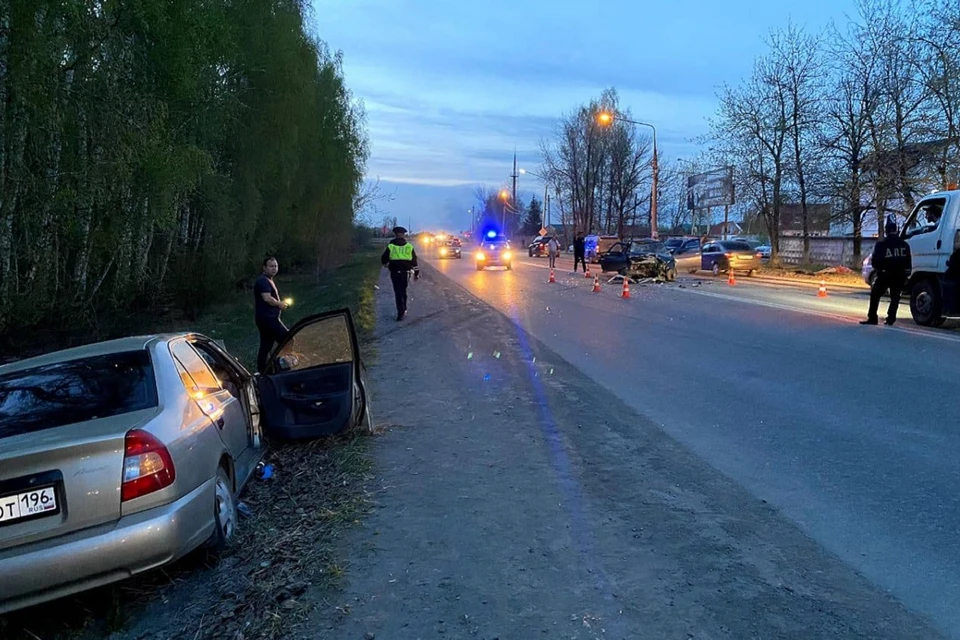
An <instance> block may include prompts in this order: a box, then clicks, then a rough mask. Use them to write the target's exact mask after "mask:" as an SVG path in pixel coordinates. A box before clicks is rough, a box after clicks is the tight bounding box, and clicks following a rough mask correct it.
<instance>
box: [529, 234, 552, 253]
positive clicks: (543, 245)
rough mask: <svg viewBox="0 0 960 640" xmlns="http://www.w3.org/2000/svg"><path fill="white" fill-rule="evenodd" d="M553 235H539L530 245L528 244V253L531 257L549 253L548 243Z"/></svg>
mask: <svg viewBox="0 0 960 640" xmlns="http://www.w3.org/2000/svg"><path fill="white" fill-rule="evenodd" d="M550 238H551V236H537V237H536V238H534V239H533V242H531V243H530V244H529V245H527V255H528V256H529V257H531V258H539V257H542V256H545V255H547V243H548V242H550Z"/></svg>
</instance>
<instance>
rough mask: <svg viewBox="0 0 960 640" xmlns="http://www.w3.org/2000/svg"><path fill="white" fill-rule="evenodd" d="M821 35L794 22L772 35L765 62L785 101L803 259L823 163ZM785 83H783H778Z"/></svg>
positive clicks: (807, 258)
mask: <svg viewBox="0 0 960 640" xmlns="http://www.w3.org/2000/svg"><path fill="white" fill-rule="evenodd" d="M821 42H822V39H821V37H820V36H818V35H816V36H815V35H810V34H808V33H806V32H804V31H803V30H802V29H800V28H798V27H797V26H796V25H794V24H793V23H792V22H790V23H788V24H787V27H786V29H785V30H782V31H776V32H774V33H773V34H772V35H771V37H770V42H769V44H770V48H771V59H770V61H769V63H768V64H767V65H764V67H763V69H764V82H765V83H766V84H767V85H768V87H770V88H772V89H773V90H774V91H775V92H776V93H777V94H778V95H783V96H784V100H783V102H785V103H786V114H787V117H786V122H785V125H786V127H787V130H788V136H789V138H790V154H791V163H792V166H791V167H790V170H791V171H790V172H791V178H792V179H793V180H794V181H795V187H796V193H797V197H798V198H799V200H800V216H801V224H802V232H803V261H804V262H805V263H808V262H809V261H810V215H809V209H808V201H809V199H810V195H811V194H810V185H811V182H810V177H811V173H812V172H814V171H816V168H817V167H818V166H820V157H819V156H820V149H819V147H818V145H817V144H816V143H817V138H818V135H819V129H820V126H821V122H822V120H823V91H822V90H823V85H822V78H823V75H824V71H825V69H824V66H825V65H824V63H823V59H822V56H821ZM781 83H782V86H778V85H780V84H781Z"/></svg>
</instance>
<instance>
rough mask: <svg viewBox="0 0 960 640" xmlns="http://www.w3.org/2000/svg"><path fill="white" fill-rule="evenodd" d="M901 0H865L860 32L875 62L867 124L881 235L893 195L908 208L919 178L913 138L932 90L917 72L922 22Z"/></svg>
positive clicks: (867, 53) (922, 121)
mask: <svg viewBox="0 0 960 640" xmlns="http://www.w3.org/2000/svg"><path fill="white" fill-rule="evenodd" d="M901 7H902V3H901V2H900V0H862V2H861V7H860V12H861V20H862V23H863V26H862V28H861V29H860V30H859V32H858V34H857V35H858V36H859V41H860V46H861V48H862V49H861V50H862V52H863V55H865V56H869V57H870V58H872V59H873V60H874V61H875V63H876V67H875V78H874V86H875V87H876V89H877V91H878V100H877V104H876V108H875V109H871V110H870V111H869V112H868V114H867V115H868V117H867V124H868V127H869V131H870V142H871V146H872V153H871V157H870V159H869V162H868V166H869V169H870V174H871V176H872V182H873V188H874V193H875V203H876V211H877V233H878V235H883V220H884V214H885V213H886V211H887V209H888V206H889V204H888V202H889V200H890V199H891V198H897V199H899V200H900V207H898V208H906V209H910V208H912V207H913V203H914V201H915V199H916V193H917V187H918V181H917V180H916V178H915V177H914V175H913V169H914V168H915V167H916V165H917V162H916V158H917V153H916V150H915V149H914V148H912V142H913V141H918V140H919V139H920V137H921V136H922V135H923V133H924V129H925V128H926V122H925V121H926V119H927V116H928V113H926V110H925V107H926V106H927V105H928V104H929V102H928V99H929V93H928V91H927V88H926V86H925V85H924V83H923V81H922V79H921V77H920V76H919V74H918V72H917V64H916V61H917V60H918V58H919V56H920V42H919V40H918V39H917V37H916V35H917V28H918V24H917V23H916V22H915V21H912V20H908V18H907V17H906V15H905V13H904V11H902V8H901Z"/></svg>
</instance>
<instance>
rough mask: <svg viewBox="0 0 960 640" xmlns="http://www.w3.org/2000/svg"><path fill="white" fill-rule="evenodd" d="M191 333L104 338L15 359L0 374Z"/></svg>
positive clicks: (0, 368)
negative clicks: (99, 340)
mask: <svg viewBox="0 0 960 640" xmlns="http://www.w3.org/2000/svg"><path fill="white" fill-rule="evenodd" d="M191 335H196V334H194V333H192V332H184V333H170V334H154V335H145V336H131V337H128V338H117V339H115V340H105V341H103V342H94V343H91V344H85V345H83V346H80V347H73V348H71V349H62V350H60V351H53V352H51V353H45V354H43V355H42V356H36V357H33V358H26V359H24V360H17V361H16V362H11V363H9V364H5V365H3V366H0V375H6V374H8V373H16V372H17V371H25V370H27V369H33V368H34V367H42V366H44V365H49V364H55V363H57V362H68V361H70V360H79V359H81V358H91V357H96V356H104V355H109V354H111V353H123V352H126V351H140V350H142V349H147V348H148V347H149V346H150V345H151V344H152V343H155V342H169V341H171V340H174V339H176V338H181V337H185V336H191Z"/></svg>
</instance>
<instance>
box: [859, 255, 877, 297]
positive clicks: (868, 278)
mask: <svg viewBox="0 0 960 640" xmlns="http://www.w3.org/2000/svg"><path fill="white" fill-rule="evenodd" d="M860 275H861V276H863V281H864V282H866V283H867V284H868V285H869V286H870V288H871V289H872V288H873V283H874V281H875V280H876V279H877V274H876V272H875V271H874V270H873V254H870V255H868V256H867V257H866V258H864V259H863V264H862V265H861V268H860Z"/></svg>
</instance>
